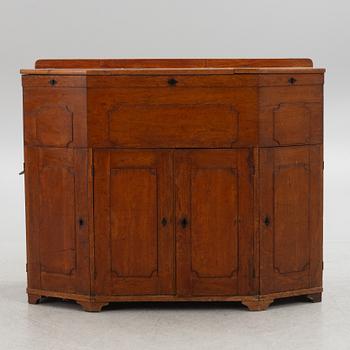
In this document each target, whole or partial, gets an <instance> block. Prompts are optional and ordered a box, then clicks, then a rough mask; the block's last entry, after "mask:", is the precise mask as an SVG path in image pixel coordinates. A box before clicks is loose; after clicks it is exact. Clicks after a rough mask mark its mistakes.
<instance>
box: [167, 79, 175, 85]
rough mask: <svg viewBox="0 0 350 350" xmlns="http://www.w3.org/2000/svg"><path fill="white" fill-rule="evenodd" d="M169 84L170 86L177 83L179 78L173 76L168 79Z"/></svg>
mask: <svg viewBox="0 0 350 350" xmlns="http://www.w3.org/2000/svg"><path fill="white" fill-rule="evenodd" d="M168 84H169V85H170V86H175V85H176V84H177V80H176V79H174V78H171V79H169V80H168Z"/></svg>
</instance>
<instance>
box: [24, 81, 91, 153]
mask: <svg viewBox="0 0 350 350" xmlns="http://www.w3.org/2000/svg"><path fill="white" fill-rule="evenodd" d="M77 78H78V79H77ZM51 80H55V81H57V83H54V84H53V85H52V84H51V83H49V82H50V81H51ZM80 83H81V79H80V77H55V76H50V77H48V76H24V77H23V101H24V106H23V118H24V142H25V144H26V145H37V146H39V145H40V146H49V147H74V146H77V147H79V146H86V145H87V140H86V139H87V137H86V134H87V130H86V90H85V88H83V87H80V86H81V84H80Z"/></svg>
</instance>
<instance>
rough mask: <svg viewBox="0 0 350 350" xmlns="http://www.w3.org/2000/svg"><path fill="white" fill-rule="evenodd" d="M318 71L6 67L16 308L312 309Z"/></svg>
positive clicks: (307, 63)
mask: <svg viewBox="0 0 350 350" xmlns="http://www.w3.org/2000/svg"><path fill="white" fill-rule="evenodd" d="M324 71H325V70H324V69H320V68H314V67H313V63H312V61H311V60H310V59H82V60H80V59H79V60H77V59H74V60H73V59H66V60H61V59H59V60H52V59H51V60H47V59H41V60H38V61H36V64H35V69H24V70H21V74H22V85H23V103H24V107H23V115H24V117H23V119H24V152H25V153H24V161H25V194H26V230H27V234H26V237H27V273H28V288H27V293H28V300H29V303H32V304H34V303H38V302H39V301H40V299H41V298H42V297H57V298H62V299H70V300H75V301H76V302H77V303H79V304H80V305H81V306H82V308H83V309H84V310H86V311H100V310H101V309H102V307H103V306H105V305H107V304H108V303H110V302H120V301H241V302H242V303H243V304H244V305H246V306H247V307H248V308H249V310H264V309H266V308H267V307H268V306H269V305H270V304H271V303H272V302H273V301H274V300H276V299H279V298H285V297H291V296H304V297H305V300H307V299H308V300H311V301H313V302H318V301H321V294H322V270H323V259H322V217H323V214H322V210H323V209H322V197H323V194H322V191H323V190H322V189H323V82H324Z"/></svg>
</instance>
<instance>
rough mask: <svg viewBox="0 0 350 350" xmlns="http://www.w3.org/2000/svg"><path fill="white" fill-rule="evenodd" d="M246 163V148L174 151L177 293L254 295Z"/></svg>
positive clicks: (247, 169)
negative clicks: (185, 222)
mask: <svg viewBox="0 0 350 350" xmlns="http://www.w3.org/2000/svg"><path fill="white" fill-rule="evenodd" d="M248 162H249V152H248V151H247V150H237V151H236V150H235V151H215V150H207V151H202V150H198V151H179V152H176V153H175V204H176V226H175V227H176V237H177V240H176V242H177V246H176V248H177V256H176V261H177V271H176V273H177V292H178V294H179V295H189V296H191V295H250V294H255V293H256V291H255V290H254V288H253V287H252V277H253V276H252V271H253V268H254V266H253V260H254V257H253V256H254V255H253V253H254V251H253V210H252V203H253V201H252V199H253V191H252V189H253V185H252V178H251V176H252V174H251V173H250V172H249V164H248ZM184 220H186V221H187V225H184V224H183V222H184Z"/></svg>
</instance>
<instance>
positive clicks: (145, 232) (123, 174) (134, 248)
mask: <svg viewBox="0 0 350 350" xmlns="http://www.w3.org/2000/svg"><path fill="white" fill-rule="evenodd" d="M110 205H111V208H110V210H111V212H110V218H111V232H110V234H111V249H112V254H111V255H112V257H113V258H112V271H113V273H114V274H116V275H117V276H118V277H151V276H152V275H153V274H155V273H156V272H157V247H158V239H157V237H158V230H157V174H156V169H127V168H120V169H115V168H114V169H111V194H110Z"/></svg>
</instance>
